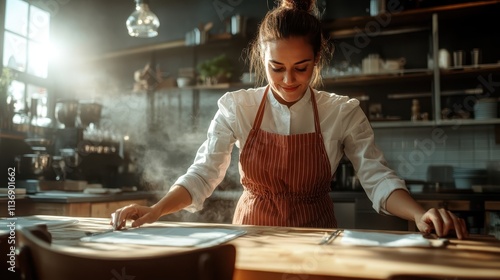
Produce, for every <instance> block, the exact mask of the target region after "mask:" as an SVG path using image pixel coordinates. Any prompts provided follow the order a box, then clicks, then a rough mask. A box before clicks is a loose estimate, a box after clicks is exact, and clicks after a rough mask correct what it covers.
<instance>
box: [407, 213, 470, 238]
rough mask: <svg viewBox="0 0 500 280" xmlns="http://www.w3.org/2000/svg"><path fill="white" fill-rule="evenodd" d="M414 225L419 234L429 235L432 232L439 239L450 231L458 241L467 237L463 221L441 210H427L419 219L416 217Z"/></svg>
mask: <svg viewBox="0 0 500 280" xmlns="http://www.w3.org/2000/svg"><path fill="white" fill-rule="evenodd" d="M415 223H416V224H417V228H418V229H419V230H420V231H421V232H425V233H430V232H431V231H432V230H434V231H435V232H436V234H437V235H438V236H439V237H442V236H446V235H448V233H450V231H452V230H454V231H455V233H456V235H457V237H458V239H464V238H466V237H467V236H468V235H469V234H468V232H467V226H466V225H465V221H464V220H463V219H462V218H459V217H457V216H456V215H455V214H453V213H452V212H451V211H449V210H446V209H443V208H440V209H436V208H431V209H429V210H427V212H425V213H424V214H423V215H422V216H421V217H420V218H418V217H416V219H415Z"/></svg>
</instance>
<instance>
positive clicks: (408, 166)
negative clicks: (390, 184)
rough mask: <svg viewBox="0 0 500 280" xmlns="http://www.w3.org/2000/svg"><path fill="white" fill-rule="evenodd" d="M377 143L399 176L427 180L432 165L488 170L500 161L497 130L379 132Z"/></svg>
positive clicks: (451, 128) (483, 127)
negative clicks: (490, 165) (493, 163)
mask: <svg viewBox="0 0 500 280" xmlns="http://www.w3.org/2000/svg"><path fill="white" fill-rule="evenodd" d="M375 139H376V140H375V141H376V144H377V146H378V147H379V148H380V149H381V150H382V151H383V152H384V155H385V158H386V160H387V161H388V163H389V166H390V167H391V168H393V169H394V170H396V172H397V173H398V175H399V176H401V177H402V178H407V179H417V180H425V179H426V177H427V167H428V166H429V165H452V166H457V167H467V168H486V167H487V164H488V161H493V160H500V144H496V143H495V127H494V126H493V125H481V126H465V125H461V126H460V125H457V126H446V127H421V128H376V129H375Z"/></svg>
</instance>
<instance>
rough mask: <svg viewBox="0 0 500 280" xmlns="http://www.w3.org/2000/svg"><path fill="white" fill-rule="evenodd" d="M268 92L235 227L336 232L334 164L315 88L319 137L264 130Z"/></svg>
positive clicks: (245, 154)
mask: <svg viewBox="0 0 500 280" xmlns="http://www.w3.org/2000/svg"><path fill="white" fill-rule="evenodd" d="M268 91H269V86H268V87H267V89H266V91H265V93H264V96H263V97H262V101H261V103H260V106H259V110H258V112H257V116H256V117H255V121H254V124H253V127H252V130H251V131H250V134H249V136H248V139H247V142H246V144H245V146H244V147H243V150H242V152H241V155H240V163H239V168H240V174H241V183H242V185H243V194H242V196H241V197H240V199H239V201H238V204H237V206H236V211H235V214H234V217H233V223H234V224H248V225H264V226H287V227H321V228H335V227H336V226H337V221H336V219H335V214H334V210H333V202H332V200H331V198H330V196H329V194H328V193H329V191H330V181H331V179H332V175H331V168H330V161H329V159H328V155H327V153H326V150H325V145H324V142H323V136H322V135H321V128H320V122H319V117H318V108H317V104H316V99H315V97H314V92H313V90H312V89H311V103H312V106H313V111H314V127H315V132H312V133H305V134H294V135H281V134H274V133H270V132H266V131H264V130H261V129H260V126H261V123H262V119H263V117H264V108H265V105H266V100H267V93H268Z"/></svg>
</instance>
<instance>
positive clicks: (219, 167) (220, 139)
mask: <svg viewBox="0 0 500 280" xmlns="http://www.w3.org/2000/svg"><path fill="white" fill-rule="evenodd" d="M218 106H219V109H218V111H217V113H216V114H215V116H214V118H213V119H212V121H211V123H210V126H209V128H208V132H207V139H206V140H205V142H204V143H203V144H202V145H201V146H200V148H199V149H198V152H197V154H196V157H195V160H194V162H193V164H192V165H191V166H190V167H189V168H188V170H187V172H186V174H184V175H182V176H181V177H179V178H178V179H177V181H176V182H175V184H178V185H182V186H183V187H185V188H186V189H187V190H188V192H189V193H190V195H191V198H192V204H191V205H189V206H188V207H186V208H184V209H185V210H187V211H190V212H196V211H199V210H201V209H202V208H203V202H204V201H205V199H206V198H208V197H209V196H210V195H211V194H212V193H213V191H214V190H215V188H216V187H217V186H218V185H219V184H220V182H222V180H223V179H224V176H225V174H226V171H227V168H228V167H229V164H230V162H231V151H232V149H233V146H234V143H235V142H236V138H235V136H234V132H233V129H232V128H231V124H232V123H234V106H235V103H234V100H233V99H232V98H231V96H230V95H229V94H225V95H224V96H223V97H221V98H220V99H219V101H218Z"/></svg>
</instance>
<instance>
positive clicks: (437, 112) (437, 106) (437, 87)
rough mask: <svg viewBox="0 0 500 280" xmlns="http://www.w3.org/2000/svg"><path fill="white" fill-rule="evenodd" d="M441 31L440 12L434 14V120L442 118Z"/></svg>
mask: <svg viewBox="0 0 500 280" xmlns="http://www.w3.org/2000/svg"><path fill="white" fill-rule="evenodd" d="M438 53H439V31H438V14H437V13H434V14H432V59H433V60H434V63H433V67H434V88H433V90H432V102H433V103H434V106H433V107H434V120H435V121H440V120H441V98H440V92H441V82H440V80H441V77H440V71H439V63H438V61H439V57H438Z"/></svg>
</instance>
